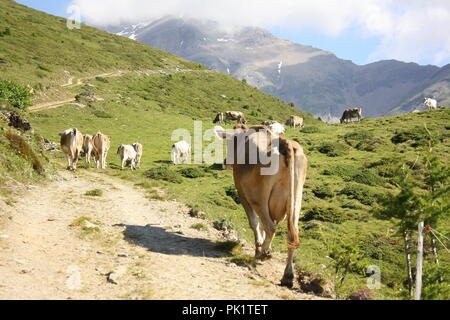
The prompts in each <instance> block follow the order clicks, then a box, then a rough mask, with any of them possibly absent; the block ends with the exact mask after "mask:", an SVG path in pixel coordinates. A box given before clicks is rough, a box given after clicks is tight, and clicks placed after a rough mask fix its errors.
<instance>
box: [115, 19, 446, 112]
mask: <svg viewBox="0 0 450 320" xmlns="http://www.w3.org/2000/svg"><path fill="white" fill-rule="evenodd" d="M107 30H108V31H110V32H113V33H116V34H119V35H122V36H125V37H128V38H131V39H134V40H137V41H140V42H143V43H146V44H149V45H151V46H154V47H157V48H160V49H162V50H165V51H168V52H171V53H173V54H175V55H178V56H181V57H183V58H186V59H188V60H192V61H196V62H199V63H202V64H204V65H206V66H207V67H209V68H211V69H214V70H218V71H222V72H225V73H228V74H231V75H233V76H234V77H236V78H239V79H246V80H247V81H248V82H249V83H250V84H251V85H254V86H256V87H258V88H260V89H262V90H264V91H265V92H267V93H270V94H272V95H275V96H277V97H279V98H281V99H283V100H284V101H286V102H294V103H295V104H296V105H297V106H298V107H299V108H301V109H302V110H303V111H306V112H311V113H314V114H316V115H320V116H322V117H325V118H327V117H328V118H331V117H336V116H340V115H341V113H342V111H343V110H344V109H345V108H347V107H349V106H351V107H354V106H361V107H363V108H364V109H365V115H366V116H372V117H379V116H384V115H387V114H398V113H405V112H409V111H412V110H414V109H416V108H421V107H422V105H421V102H422V100H423V97H424V96H432V97H434V98H436V99H437V100H438V101H439V102H447V99H448V98H449V96H450V95H449V92H450V67H449V65H447V66H446V67H443V68H439V67H436V66H430V65H428V66H420V65H418V64H415V63H404V62H400V61H394V60H390V61H380V62H376V63H371V64H368V65H363V66H359V65H356V64H354V63H353V62H351V61H347V60H342V59H339V58H337V57H336V56H335V55H333V54H332V53H330V52H326V51H323V50H320V49H316V48H313V47H310V46H304V45H300V44H296V43H293V42H291V41H287V40H281V39H278V38H277V37H275V36H274V35H272V34H271V33H270V32H268V31H266V30H264V29H260V28H253V27H245V28H235V29H233V30H223V29H222V28H221V27H220V26H219V25H218V24H217V23H215V22H211V21H207V22H205V21H199V20H193V19H182V18H172V17H165V18H163V19H160V20H157V21H153V22H151V23H140V24H136V25H130V26H116V27H109V28H107Z"/></svg>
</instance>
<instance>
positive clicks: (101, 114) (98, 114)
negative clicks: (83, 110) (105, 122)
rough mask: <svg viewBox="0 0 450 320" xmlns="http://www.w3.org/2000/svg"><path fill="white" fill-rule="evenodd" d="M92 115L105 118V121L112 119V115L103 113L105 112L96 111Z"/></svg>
mask: <svg viewBox="0 0 450 320" xmlns="http://www.w3.org/2000/svg"><path fill="white" fill-rule="evenodd" d="M92 114H93V115H94V116H96V117H97V118H103V119H111V118H112V115H110V114H109V113H107V112H105V111H103V110H95V111H94V112H92Z"/></svg>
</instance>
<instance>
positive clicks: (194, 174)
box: [180, 167, 206, 179]
mask: <svg viewBox="0 0 450 320" xmlns="http://www.w3.org/2000/svg"><path fill="white" fill-rule="evenodd" d="M180 173H181V175H182V176H183V177H185V178H190V179H195V178H202V177H204V176H205V175H206V173H205V171H204V170H202V169H200V168H197V167H193V168H184V169H181V170H180Z"/></svg>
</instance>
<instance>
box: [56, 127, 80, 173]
mask: <svg viewBox="0 0 450 320" xmlns="http://www.w3.org/2000/svg"><path fill="white" fill-rule="evenodd" d="M59 136H60V137H61V140H60V143H61V150H62V151H63V152H64V153H65V154H66V155H67V162H68V167H67V168H68V169H69V170H76V169H77V162H78V159H79V157H80V153H81V151H82V149H83V135H82V134H81V132H80V131H79V130H78V129H77V128H73V129H67V130H66V131H64V132H63V133H60V134H59Z"/></svg>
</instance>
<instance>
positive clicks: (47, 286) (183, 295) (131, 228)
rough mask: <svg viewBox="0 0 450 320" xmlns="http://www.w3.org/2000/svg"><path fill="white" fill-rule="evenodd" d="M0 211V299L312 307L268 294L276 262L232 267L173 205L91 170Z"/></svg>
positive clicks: (289, 295) (33, 189)
mask: <svg viewBox="0 0 450 320" xmlns="http://www.w3.org/2000/svg"><path fill="white" fill-rule="evenodd" d="M94 189H98V190H101V192H100V193H102V194H101V196H87V195H86V193H87V192H88V191H90V190H94ZM0 211H1V212H2V214H4V215H5V217H8V218H9V219H5V220H6V222H5V223H4V224H2V225H0V299H219V300H221V299H224V300H225V299H227V300H228V299H258V300H261V299H317V298H316V297H314V296H311V295H307V294H303V293H300V292H299V291H298V289H296V288H294V289H292V290H291V289H287V288H283V287H280V286H279V285H278V283H279V279H280V278H281V275H282V272H283V268H284V259H285V256H284V255H277V254H275V256H274V258H273V259H272V260H270V261H266V262H264V263H259V264H258V265H257V266H256V268H254V269H250V268H248V267H242V266H238V265H236V264H234V263H232V262H230V261H229V257H228V256H227V254H225V253H224V252H221V251H219V250H218V249H217V248H216V242H215V241H217V240H221V241H223V240H224V238H223V236H222V233H221V232H220V231H218V230H216V229H214V228H213V227H212V225H211V224H210V223H209V222H208V221H206V220H202V219H199V218H193V217H191V216H190V215H189V214H188V212H189V209H188V208H187V207H186V206H184V205H183V204H180V203H177V202H176V201H167V202H163V201H158V200H152V199H149V198H147V197H146V192H145V191H144V190H142V189H139V188H137V187H135V186H133V184H132V183H130V182H126V181H123V180H120V179H118V178H112V177H109V176H106V175H103V174H101V173H97V172H94V171H93V170H92V171H79V172H76V173H72V172H66V171H62V172H60V173H59V175H58V176H57V177H56V178H54V179H53V180H52V181H51V182H49V183H47V184H46V185H39V186H37V185H36V186H30V187H29V191H28V192H26V193H25V194H24V195H23V196H22V197H21V198H20V199H18V200H17V202H16V203H15V204H13V205H12V206H11V204H10V205H6V204H5V203H3V201H1V200H0ZM199 223H201V224H203V225H204V226H205V228H203V229H202V230H197V229H193V228H191V226H192V225H194V224H199ZM244 248H245V250H247V251H248V252H249V253H251V252H252V248H251V247H250V246H248V245H245V246H244Z"/></svg>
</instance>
